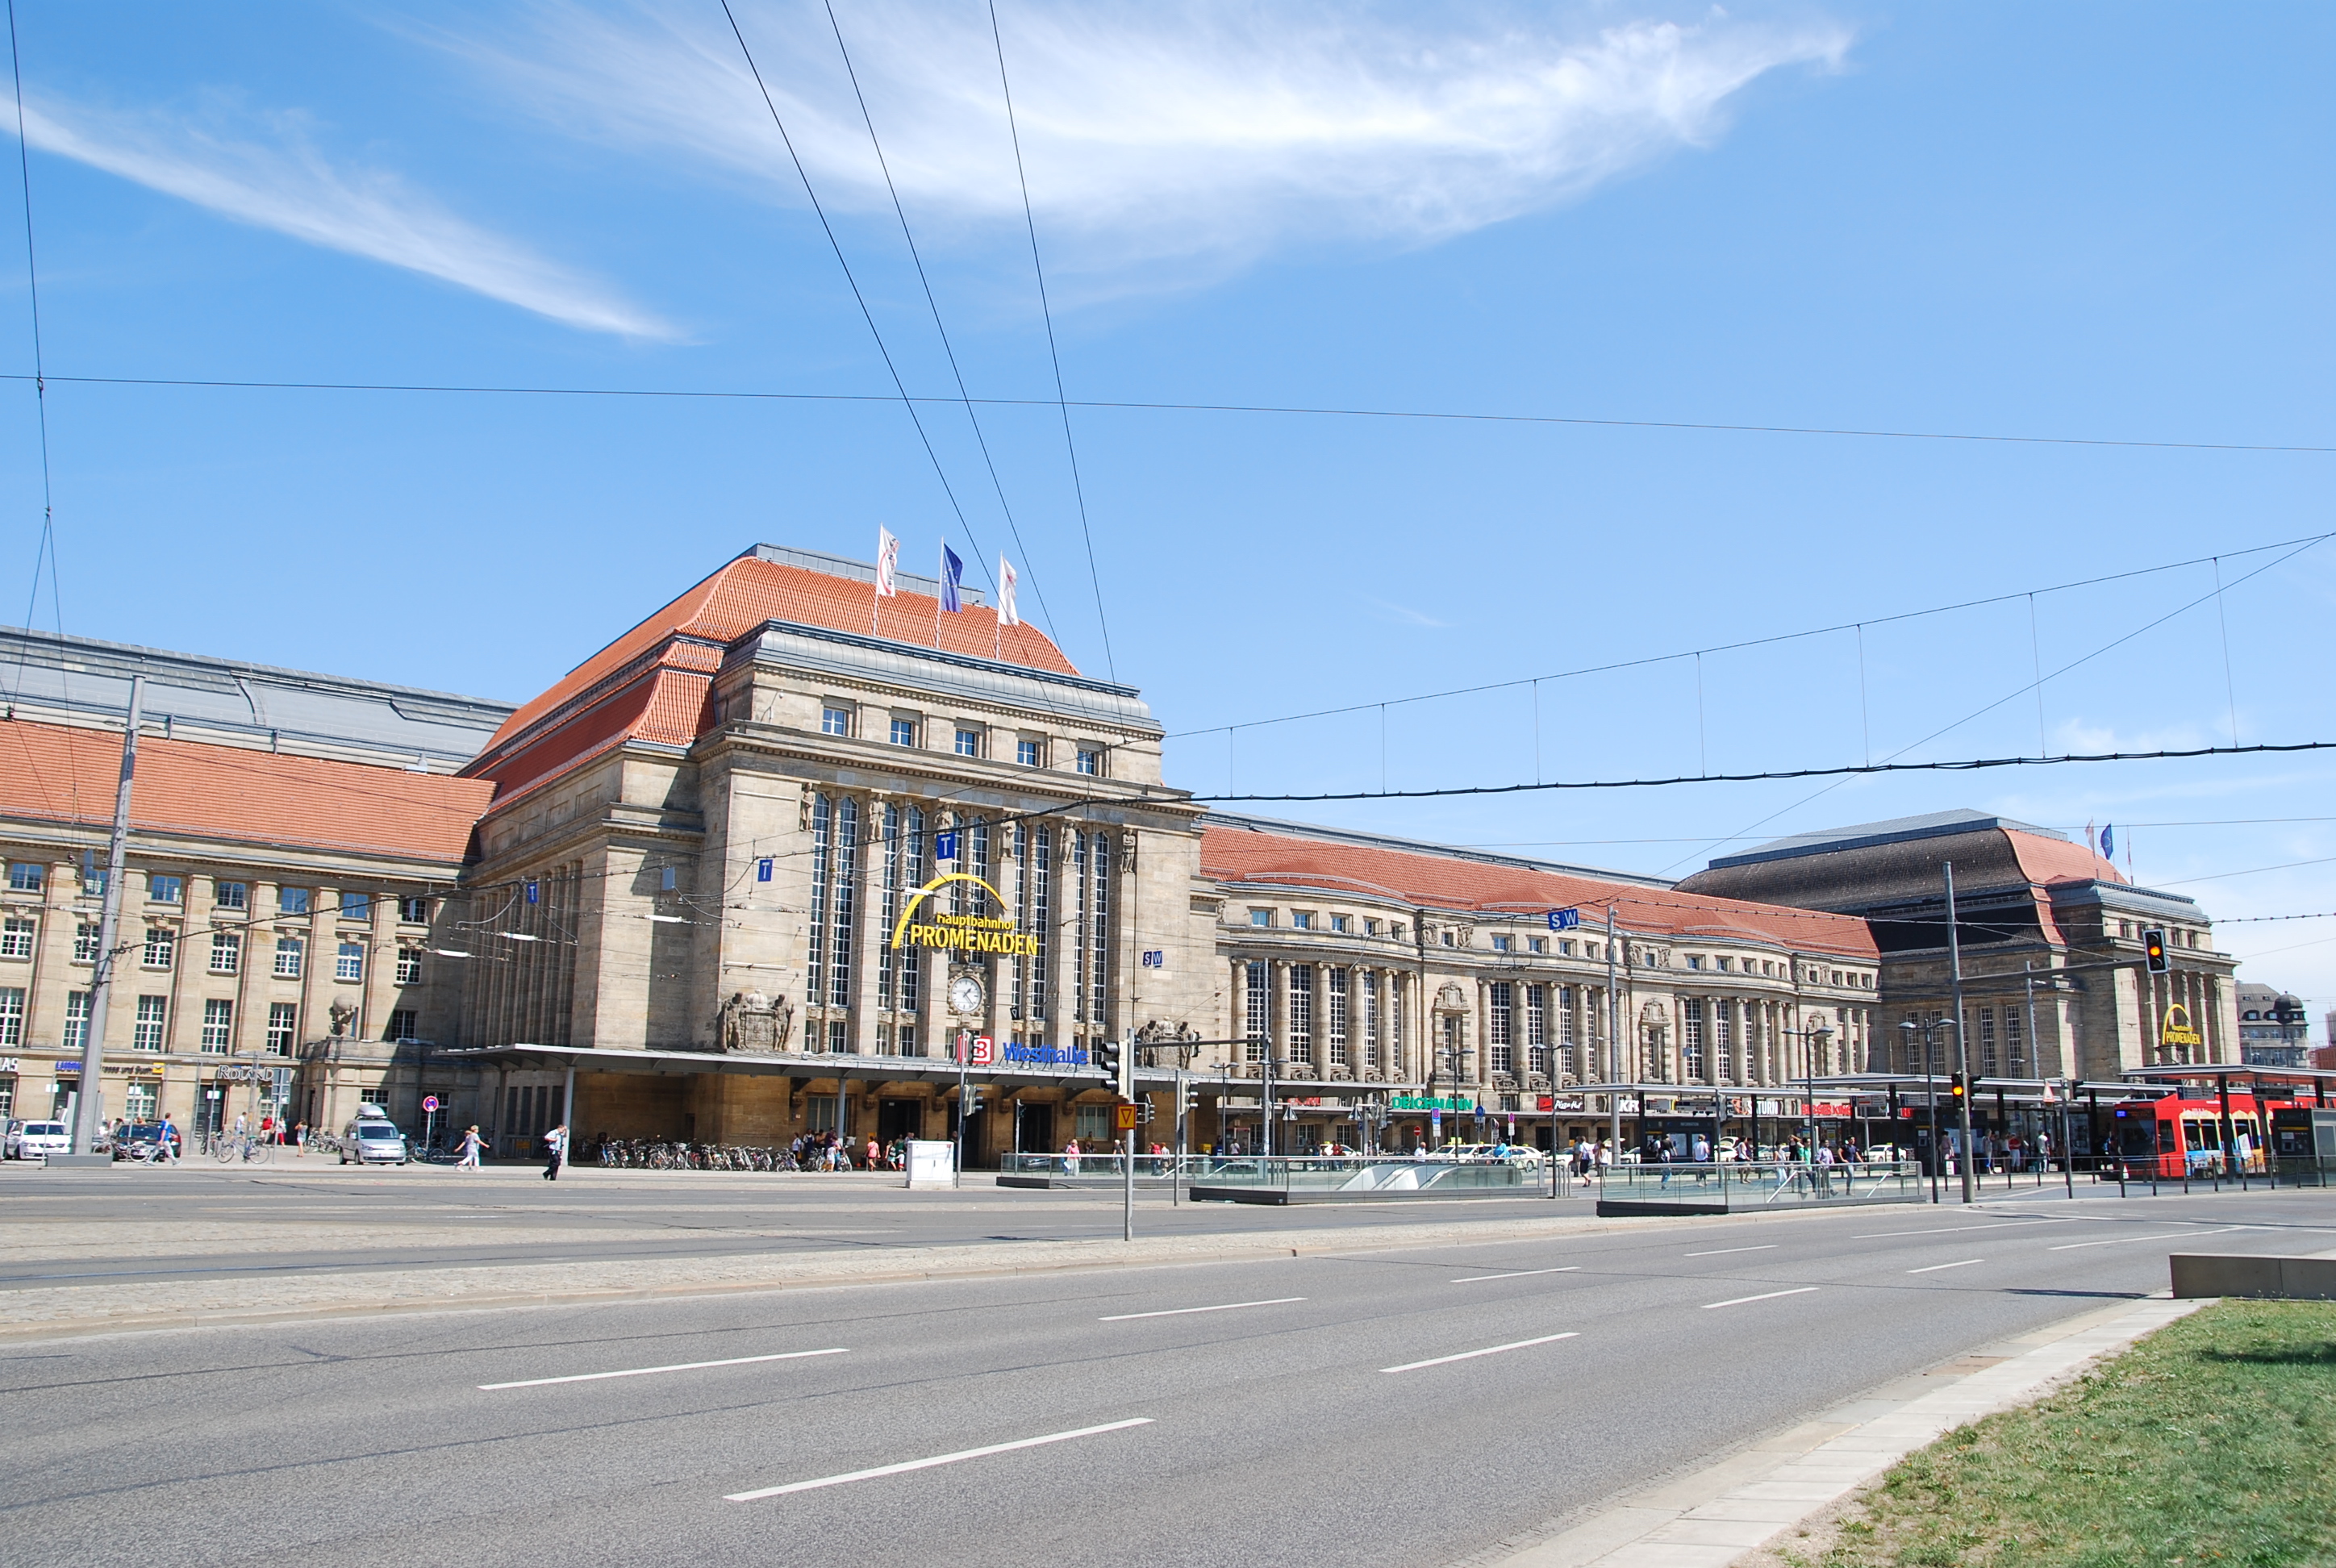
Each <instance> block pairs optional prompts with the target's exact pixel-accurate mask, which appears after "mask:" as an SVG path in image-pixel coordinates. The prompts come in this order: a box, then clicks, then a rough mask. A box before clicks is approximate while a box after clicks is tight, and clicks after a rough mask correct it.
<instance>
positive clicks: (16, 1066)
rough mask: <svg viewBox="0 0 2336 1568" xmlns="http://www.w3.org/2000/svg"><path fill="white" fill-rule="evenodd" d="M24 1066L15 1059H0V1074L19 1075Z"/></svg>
mask: <svg viewBox="0 0 2336 1568" xmlns="http://www.w3.org/2000/svg"><path fill="white" fill-rule="evenodd" d="M23 1071H24V1063H23V1062H21V1061H19V1060H17V1058H15V1057H0V1073H21V1072H23Z"/></svg>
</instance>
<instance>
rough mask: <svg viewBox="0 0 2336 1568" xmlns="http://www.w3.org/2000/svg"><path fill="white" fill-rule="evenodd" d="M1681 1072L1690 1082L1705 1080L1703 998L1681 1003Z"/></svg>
mask: <svg viewBox="0 0 2336 1568" xmlns="http://www.w3.org/2000/svg"><path fill="white" fill-rule="evenodd" d="M1679 1072H1680V1075H1681V1076H1683V1077H1685V1078H1686V1079H1687V1080H1688V1082H1689V1083H1701V1082H1702V1081H1703V999H1702V998H1700V997H1689V998H1687V999H1686V1000H1685V1001H1683V1002H1681V1003H1679Z"/></svg>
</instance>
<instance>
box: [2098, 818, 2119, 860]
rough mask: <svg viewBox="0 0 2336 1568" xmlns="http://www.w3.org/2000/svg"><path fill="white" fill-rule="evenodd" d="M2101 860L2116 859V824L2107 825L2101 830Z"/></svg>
mask: <svg viewBox="0 0 2336 1568" xmlns="http://www.w3.org/2000/svg"><path fill="white" fill-rule="evenodd" d="M2101 859H2103V860H2105V861H2114V860H2116V859H2117V823H2109V825H2108V826H2107V827H2105V828H2103V829H2102V830H2101Z"/></svg>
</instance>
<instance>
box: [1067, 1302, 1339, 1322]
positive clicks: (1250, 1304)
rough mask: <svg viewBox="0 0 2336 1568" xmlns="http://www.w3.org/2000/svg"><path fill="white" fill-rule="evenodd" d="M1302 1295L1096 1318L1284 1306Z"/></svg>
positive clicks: (1128, 1318)
mask: <svg viewBox="0 0 2336 1568" xmlns="http://www.w3.org/2000/svg"><path fill="white" fill-rule="evenodd" d="M1305 1299H1306V1298H1305V1297H1303V1296H1276V1297H1274V1298H1273V1299H1272V1300H1270V1301H1227V1302H1225V1303H1223V1304H1222V1305H1221V1306H1215V1307H1170V1308H1168V1309H1167V1310H1164V1311H1159V1312H1119V1313H1115V1314H1114V1315H1113V1316H1111V1317H1108V1318H1097V1319H1096V1320H1095V1321H1096V1322H1098V1323H1125V1322H1130V1321H1132V1320H1134V1319H1137V1318H1181V1317H1183V1315H1184V1314H1185V1313H1187V1312H1230V1311H1231V1310H1234V1309H1235V1308H1237V1307H1284V1306H1288V1305H1289V1304H1290V1302H1292V1301H1302V1300H1305Z"/></svg>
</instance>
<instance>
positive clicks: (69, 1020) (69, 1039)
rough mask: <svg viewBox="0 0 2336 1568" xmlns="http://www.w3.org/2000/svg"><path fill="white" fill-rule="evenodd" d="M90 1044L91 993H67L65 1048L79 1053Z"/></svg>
mask: <svg viewBox="0 0 2336 1568" xmlns="http://www.w3.org/2000/svg"><path fill="white" fill-rule="evenodd" d="M88 1044H89V993H88V992H87V991H67V992H66V993H65V1032H64V1047H65V1049H66V1050H68V1051H78V1050H80V1049H82V1048H83V1047H85V1046H87V1045H88Z"/></svg>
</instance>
